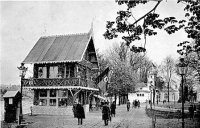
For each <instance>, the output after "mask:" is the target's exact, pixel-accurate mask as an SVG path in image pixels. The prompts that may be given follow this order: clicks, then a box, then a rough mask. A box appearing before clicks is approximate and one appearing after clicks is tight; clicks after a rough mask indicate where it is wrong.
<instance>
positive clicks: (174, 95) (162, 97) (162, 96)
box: [156, 86, 179, 102]
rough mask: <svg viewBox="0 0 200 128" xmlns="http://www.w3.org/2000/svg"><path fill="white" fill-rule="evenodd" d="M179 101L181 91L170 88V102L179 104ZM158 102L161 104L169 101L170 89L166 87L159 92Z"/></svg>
mask: <svg viewBox="0 0 200 128" xmlns="http://www.w3.org/2000/svg"><path fill="white" fill-rule="evenodd" d="M178 99H179V91H178V90H175V89H173V88H171V87H170V88H169V101H170V102H171V101H175V102H177V101H178ZM156 100H157V99H156ZM158 100H159V101H160V102H163V101H168V88H167V87H166V86H164V88H163V89H162V90H161V91H160V92H159V98H158Z"/></svg>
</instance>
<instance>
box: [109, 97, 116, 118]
mask: <svg viewBox="0 0 200 128" xmlns="http://www.w3.org/2000/svg"><path fill="white" fill-rule="evenodd" d="M110 109H111V116H112V117H113V116H114V117H115V109H116V104H115V101H113V102H112V104H111V106H110Z"/></svg>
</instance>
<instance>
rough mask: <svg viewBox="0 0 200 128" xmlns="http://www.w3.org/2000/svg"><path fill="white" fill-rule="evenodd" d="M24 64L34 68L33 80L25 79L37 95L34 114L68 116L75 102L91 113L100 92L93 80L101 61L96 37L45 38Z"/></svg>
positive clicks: (28, 87) (34, 100)
mask: <svg viewBox="0 0 200 128" xmlns="http://www.w3.org/2000/svg"><path fill="white" fill-rule="evenodd" d="M22 64H33V65H34V66H33V78H28V79H22V85H23V88H25V89H31V90H33V91H34V99H33V104H34V106H33V114H51V115H66V114H69V113H70V112H72V105H73V103H74V102H75V101H77V102H81V103H82V104H83V105H84V106H85V108H86V111H88V110H89V103H90V102H91V100H92V99H91V98H90V97H91V95H92V94H93V93H94V92H98V91H99V89H98V87H97V85H96V84H95V82H94V81H93V78H95V73H97V70H98V61H97V55H96V50H95V47H94V42H93V37H92V34H91V33H90V32H89V33H83V34H71V35H61V36H47V37H41V38H40V39H39V40H38V41H37V43H36V44H35V46H34V47H33V48H32V50H31V51H30V53H29V54H28V55H27V57H26V58H25V60H24V61H23V62H22Z"/></svg>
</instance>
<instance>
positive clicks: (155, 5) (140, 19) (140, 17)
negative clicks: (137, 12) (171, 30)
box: [133, 0, 162, 25]
mask: <svg viewBox="0 0 200 128" xmlns="http://www.w3.org/2000/svg"><path fill="white" fill-rule="evenodd" d="M161 1H162V0H161ZM161 1H158V3H157V4H156V5H155V6H154V8H153V9H151V10H150V11H149V12H148V13H146V14H145V15H144V16H142V17H140V18H139V19H138V20H136V21H135V22H134V23H133V25H134V24H137V22H139V21H140V20H142V19H143V18H144V17H146V16H147V15H148V14H149V13H151V12H153V11H154V10H156V8H157V7H158V5H159V4H160V2H161Z"/></svg>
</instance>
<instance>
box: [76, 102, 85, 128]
mask: <svg viewBox="0 0 200 128" xmlns="http://www.w3.org/2000/svg"><path fill="white" fill-rule="evenodd" d="M76 113H77V115H76V116H77V118H78V125H82V124H83V119H85V112H84V108H83V106H82V105H81V104H80V103H79V102H78V104H77V106H76Z"/></svg>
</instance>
